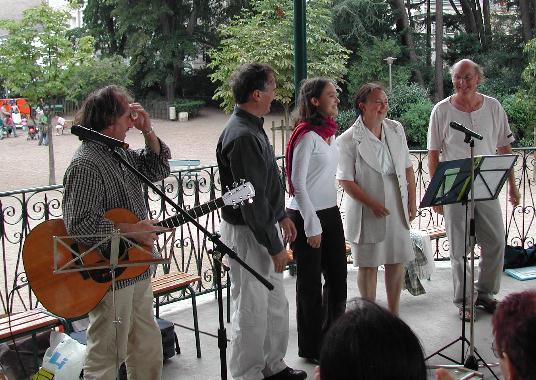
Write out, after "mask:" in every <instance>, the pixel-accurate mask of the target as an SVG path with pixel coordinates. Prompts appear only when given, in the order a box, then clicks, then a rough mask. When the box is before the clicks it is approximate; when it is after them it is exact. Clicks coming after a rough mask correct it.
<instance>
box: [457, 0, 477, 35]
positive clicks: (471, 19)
mask: <svg viewBox="0 0 536 380" xmlns="http://www.w3.org/2000/svg"><path fill="white" fill-rule="evenodd" d="M460 5H461V7H462V12H463V21H464V24H465V32H466V33H478V29H477V28H476V20H475V15H474V14H473V8H472V7H471V3H470V1H469V0H460Z"/></svg>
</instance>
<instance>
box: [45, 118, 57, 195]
mask: <svg viewBox="0 0 536 380" xmlns="http://www.w3.org/2000/svg"><path fill="white" fill-rule="evenodd" d="M47 129H48V132H47V136H48V184H49V185H55V184H56V161H55V159H54V137H53V135H54V133H52V132H53V129H54V128H52V124H51V120H50V119H49V121H48V126H47Z"/></svg>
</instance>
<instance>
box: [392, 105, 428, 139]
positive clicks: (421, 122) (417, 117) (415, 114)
mask: <svg viewBox="0 0 536 380" xmlns="http://www.w3.org/2000/svg"><path fill="white" fill-rule="evenodd" d="M432 108H433V104H432V102H431V101H430V100H429V99H422V100H421V101H419V102H417V103H413V104H408V108H407V110H406V111H405V112H404V113H402V115H401V116H400V119H398V121H400V122H401V123H402V125H403V126H404V129H405V131H406V137H407V139H408V145H409V147H410V148H412V149H426V138H427V133H428V120H429V119H430V113H431V112H432Z"/></svg>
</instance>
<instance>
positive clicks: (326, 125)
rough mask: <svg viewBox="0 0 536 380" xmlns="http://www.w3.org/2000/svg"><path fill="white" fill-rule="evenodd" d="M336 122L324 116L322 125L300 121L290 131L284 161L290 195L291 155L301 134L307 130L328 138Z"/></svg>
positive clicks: (291, 189) (335, 128)
mask: <svg viewBox="0 0 536 380" xmlns="http://www.w3.org/2000/svg"><path fill="white" fill-rule="evenodd" d="M337 128H338V125H337V122H336V121H335V119H333V118H332V117H331V116H330V117H324V118H322V125H312V124H310V123H309V122H306V121H302V122H300V123H298V125H297V126H296V128H294V132H292V135H291V136H290V139H289V140H288V144H287V152H286V154H285V161H286V163H287V166H286V174H287V181H288V193H289V194H290V195H291V196H294V186H293V185H292V179H291V176H292V156H293V153H294V148H295V147H296V145H297V144H298V142H299V141H300V140H301V138H302V137H303V136H305V134H306V133H308V132H311V131H313V132H315V133H316V134H318V135H319V136H320V137H322V138H323V139H324V140H326V139H328V138H330V137H331V136H333V135H334V134H335V132H337Z"/></svg>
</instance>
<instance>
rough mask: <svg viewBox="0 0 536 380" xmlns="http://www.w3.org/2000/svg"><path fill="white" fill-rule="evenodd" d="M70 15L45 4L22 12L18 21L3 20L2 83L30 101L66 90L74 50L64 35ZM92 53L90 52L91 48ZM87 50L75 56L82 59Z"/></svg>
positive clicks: (0, 69) (0, 45)
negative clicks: (6, 33)
mask: <svg viewBox="0 0 536 380" xmlns="http://www.w3.org/2000/svg"><path fill="white" fill-rule="evenodd" d="M68 20H69V15H68V13H67V12H63V11H56V10H54V9H52V8H51V7H49V6H48V5H46V4H45V3H43V4H41V5H40V6H39V7H36V8H30V9H27V10H26V11H24V14H23V19H22V20H21V21H2V22H1V23H0V27H1V28H3V29H6V30H7V31H8V35H7V37H6V38H5V39H3V40H1V41H0V76H1V77H3V78H4V85H5V86H6V87H7V88H8V89H9V90H11V92H13V93H16V94H18V95H20V96H22V97H26V98H28V99H29V101H30V102H31V103H33V104H36V103H37V100H38V99H39V98H44V99H45V100H48V101H47V103H50V102H53V99H55V98H58V97H62V96H64V95H65V94H66V93H67V92H68V89H69V81H70V74H71V71H70V69H71V68H72V66H73V65H74V64H75V63H76V62H75V53H74V50H73V48H72V45H71V43H70V42H69V40H68V39H67V37H66V33H67V29H68ZM91 52H92V51H91ZM87 53H88V52H87V50H85V49H83V50H82V51H80V52H79V54H78V57H77V59H85V55H86V54H87Z"/></svg>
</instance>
